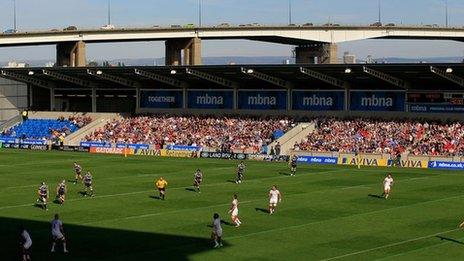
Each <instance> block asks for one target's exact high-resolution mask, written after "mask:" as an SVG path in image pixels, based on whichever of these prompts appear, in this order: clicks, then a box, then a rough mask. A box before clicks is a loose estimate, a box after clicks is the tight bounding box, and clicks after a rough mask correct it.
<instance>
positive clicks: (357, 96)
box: [350, 91, 406, 111]
mask: <svg viewBox="0 0 464 261" xmlns="http://www.w3.org/2000/svg"><path fill="white" fill-rule="evenodd" d="M405 100H406V93H405V92H392V91H351V92H350V110H351V111H405Z"/></svg>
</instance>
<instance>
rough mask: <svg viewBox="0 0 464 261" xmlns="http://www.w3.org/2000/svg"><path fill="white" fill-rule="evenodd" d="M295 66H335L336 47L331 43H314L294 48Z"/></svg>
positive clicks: (336, 61) (336, 60)
mask: <svg viewBox="0 0 464 261" xmlns="http://www.w3.org/2000/svg"><path fill="white" fill-rule="evenodd" d="M295 56H296V63H297V64H336V63H338V46H337V45H336V44H333V43H315V44H308V45H302V46H298V47H296V48H295Z"/></svg>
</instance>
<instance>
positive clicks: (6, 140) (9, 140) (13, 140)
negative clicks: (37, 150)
mask: <svg viewBox="0 0 464 261" xmlns="http://www.w3.org/2000/svg"><path fill="white" fill-rule="evenodd" d="M0 142H1V143H10V144H13V143H19V139H17V138H10V137H1V138H0Z"/></svg>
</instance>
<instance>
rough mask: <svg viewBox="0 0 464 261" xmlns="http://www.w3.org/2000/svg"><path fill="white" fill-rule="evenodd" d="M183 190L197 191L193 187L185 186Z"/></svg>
mask: <svg viewBox="0 0 464 261" xmlns="http://www.w3.org/2000/svg"><path fill="white" fill-rule="evenodd" d="M185 190H187V191H191V192H197V191H196V190H195V189H194V188H185Z"/></svg>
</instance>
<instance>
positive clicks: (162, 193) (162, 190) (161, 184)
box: [155, 177, 168, 200]
mask: <svg viewBox="0 0 464 261" xmlns="http://www.w3.org/2000/svg"><path fill="white" fill-rule="evenodd" d="M155 186H156V188H157V189H158V191H159V198H160V199H162V200H164V199H165V197H166V187H167V186H168V182H167V181H166V180H164V178H163V177H161V178H159V179H158V180H157V181H156V183H155Z"/></svg>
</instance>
